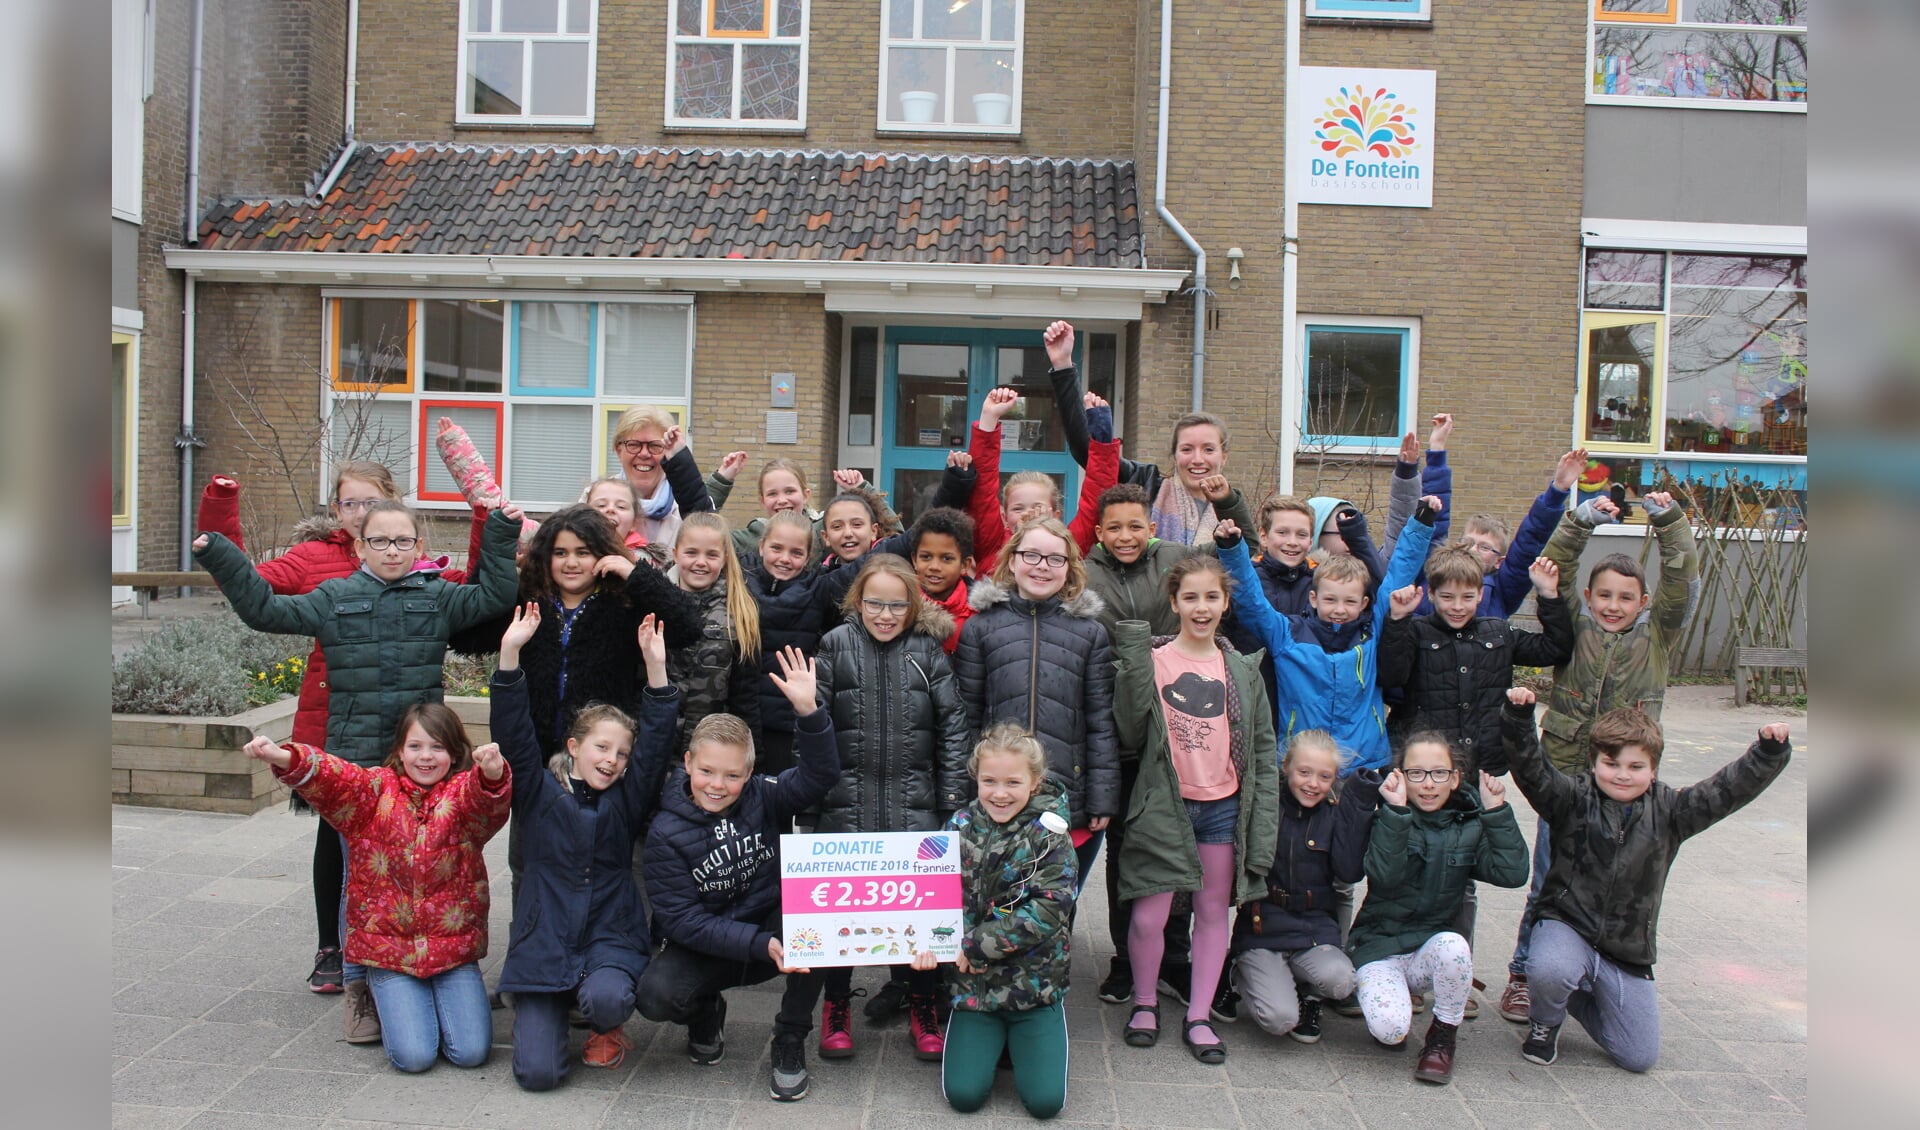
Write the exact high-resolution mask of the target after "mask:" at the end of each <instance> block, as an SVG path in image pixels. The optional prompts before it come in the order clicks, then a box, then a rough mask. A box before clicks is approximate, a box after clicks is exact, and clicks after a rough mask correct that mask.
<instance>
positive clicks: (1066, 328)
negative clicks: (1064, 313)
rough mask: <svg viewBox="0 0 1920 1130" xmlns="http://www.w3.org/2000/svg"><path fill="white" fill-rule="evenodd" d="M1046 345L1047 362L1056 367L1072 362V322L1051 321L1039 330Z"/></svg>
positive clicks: (1064, 366)
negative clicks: (1043, 328)
mask: <svg viewBox="0 0 1920 1130" xmlns="http://www.w3.org/2000/svg"><path fill="white" fill-rule="evenodd" d="M1040 340H1041V341H1043V342H1045V343H1046V346H1047V363H1048V364H1050V365H1052V366H1053V367H1054V368H1056V369H1064V368H1066V367H1067V366H1069V365H1071V364H1073V323H1072V322H1052V323H1050V324H1049V325H1048V326H1047V328H1046V329H1045V330H1044V331H1042V332H1041V334H1040Z"/></svg>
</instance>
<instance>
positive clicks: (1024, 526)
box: [993, 517, 1087, 600]
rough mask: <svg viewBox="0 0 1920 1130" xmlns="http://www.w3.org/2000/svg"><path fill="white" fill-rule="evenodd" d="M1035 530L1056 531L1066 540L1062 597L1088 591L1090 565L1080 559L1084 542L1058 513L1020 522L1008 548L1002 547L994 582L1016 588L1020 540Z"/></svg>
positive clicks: (1010, 588)
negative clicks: (1054, 515)
mask: <svg viewBox="0 0 1920 1130" xmlns="http://www.w3.org/2000/svg"><path fill="white" fill-rule="evenodd" d="M1035 530H1043V531H1045V532H1047V533H1049V534H1052V535H1053V536H1054V537H1057V538H1059V539H1060V540H1061V541H1062V542H1064V543H1065V544H1066V547H1067V583H1066V584H1065V585H1062V586H1061V587H1060V599H1061V600H1072V599H1073V598H1074V597H1076V596H1079V595H1080V594H1081V593H1083V592H1085V591H1086V588H1087V566H1086V563H1085V562H1083V561H1081V560H1080V546H1079V544H1078V543H1076V542H1075V541H1074V540H1073V531H1071V530H1069V529H1067V526H1066V523H1064V522H1062V521H1061V520H1060V519H1058V518H1054V517H1042V518H1029V519H1027V520H1026V521H1024V522H1022V523H1020V526H1019V528H1018V529H1016V530H1014V531H1013V536H1012V537H1010V538H1008V539H1007V545H1006V548H1005V549H1002V550H1001V551H1000V560H999V561H997V562H995V563H994V566H993V583H994V584H996V585H999V586H1000V587H1001V588H1002V589H1006V590H1012V589H1013V587H1014V582H1013V555H1014V554H1015V553H1017V552H1019V550H1020V543H1021V542H1022V541H1024V540H1026V536H1027V535H1028V534H1030V533H1032V532H1033V531H1035Z"/></svg>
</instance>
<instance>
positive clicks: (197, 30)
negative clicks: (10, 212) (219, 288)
mask: <svg viewBox="0 0 1920 1130" xmlns="http://www.w3.org/2000/svg"><path fill="white" fill-rule="evenodd" d="M206 15H207V13H206V0H194V2H193V67H192V70H191V71H189V72H188V76H187V88H188V89H187V207H186V215H185V217H184V220H183V223H184V225H185V236H184V238H183V239H182V241H181V242H183V243H185V244H187V245H189V246H191V245H193V244H195V243H198V242H200V89H201V85H202V82H201V79H202V77H203V72H204V70H205V66H204V63H203V59H204V56H205V52H204V48H205V31H206ZM194 302H195V294H194V279H193V273H192V272H191V271H189V272H188V273H187V279H186V294H185V297H184V300H183V301H182V303H181V311H180V317H181V323H182V324H181V333H180V434H179V435H177V436H175V437H174V440H173V445H174V447H176V448H178V449H179V451H180V569H181V571H182V572H185V571H186V570H189V569H192V568H193V535H194V529H193V449H194V448H196V447H201V446H203V445H204V444H205V442H206V441H205V440H202V439H201V438H200V437H199V436H198V435H195V434H194V430H193V336H194Z"/></svg>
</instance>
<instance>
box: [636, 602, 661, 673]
mask: <svg viewBox="0 0 1920 1130" xmlns="http://www.w3.org/2000/svg"><path fill="white" fill-rule="evenodd" d="M639 635H640V658H641V659H642V660H644V661H645V662H646V664H647V667H648V669H649V670H651V669H652V668H653V667H655V666H659V667H661V668H663V669H664V668H665V667H666V665H667V637H666V633H664V632H662V631H661V630H660V622H659V620H657V619H656V618H655V617H654V615H653V613H651V612H649V613H647V615H646V617H645V618H644V619H642V620H641V621H640V633H639Z"/></svg>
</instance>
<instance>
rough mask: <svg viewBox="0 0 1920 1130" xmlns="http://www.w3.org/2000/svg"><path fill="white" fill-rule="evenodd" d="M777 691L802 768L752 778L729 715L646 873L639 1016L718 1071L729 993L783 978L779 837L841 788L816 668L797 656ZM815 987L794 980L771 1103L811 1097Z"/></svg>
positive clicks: (663, 812) (745, 746) (649, 847)
mask: <svg viewBox="0 0 1920 1130" xmlns="http://www.w3.org/2000/svg"><path fill="white" fill-rule="evenodd" d="M778 661H779V664H780V673H779V674H777V675H772V674H770V675H769V676H768V677H769V678H770V679H772V680H773V682H774V685H775V686H777V687H779V688H780V692H781V693H782V694H784V695H786V696H787V701H788V702H790V703H792V704H793V714H794V728H793V738H794V744H793V752H794V762H795V764H794V767H793V768H791V769H788V770H786V771H785V772H783V773H781V774H780V775H779V776H778V777H767V776H755V775H754V772H753V735H752V734H751V732H750V731H749V730H748V729H747V726H746V723H744V722H742V721H741V720H740V719H738V718H736V717H734V716H733V715H731V714H714V715H709V716H708V717H706V718H704V719H702V720H701V722H700V724H699V725H698V726H695V727H694V730H693V736H692V737H691V738H690V739H689V740H688V743H687V752H686V756H685V758H684V759H683V764H682V768H680V769H677V770H675V771H674V773H673V776H672V777H671V778H670V779H669V780H668V781H667V785H666V788H665V789H663V790H661V794H660V812H659V814H658V815H657V816H656V817H655V818H654V821H653V827H652V829H651V830H650V831H649V832H648V833H647V843H646V848H645V855H644V860H645V862H644V867H645V873H646V877H647V895H648V897H649V898H650V899H651V900H652V902H653V921H654V929H655V931H656V932H657V933H658V934H659V935H660V937H661V939H662V943H663V944H662V945H661V947H660V952H659V953H657V954H655V955H654V958H653V962H652V963H651V964H650V965H648V966H647V971H646V974H645V975H644V976H643V977H641V979H640V986H639V991H638V996H639V1000H638V1007H639V1009H640V1014H641V1015H642V1016H645V1017H646V1018H647V1019H648V1020H652V1021H655V1022H659V1023H668V1022H670V1023H674V1024H684V1025H686V1026H687V1057H688V1058H689V1059H691V1060H692V1061H693V1062H694V1063H696V1064H699V1065H701V1066H703V1067H709V1066H712V1065H713V1064H716V1063H719V1062H720V1059H721V1057H722V1056H724V1055H725V1054H726V1039H725V1037H724V1035H723V1031H724V1029H725V1027H726V1022H727V1001H726V998H725V997H723V996H721V993H722V992H723V991H725V990H727V989H733V988H739V987H741V986H744V985H757V984H760V983H761V982H762V981H767V980H770V979H772V978H773V977H776V976H779V975H780V974H783V973H786V974H795V973H798V974H806V973H807V972H808V971H807V970H805V969H794V968H791V967H790V966H788V965H787V961H786V949H785V947H784V946H783V945H782V944H781V939H780V931H779V927H780V832H781V830H782V829H783V828H785V827H787V826H788V823H789V822H790V821H791V820H792V818H793V816H794V814H795V813H799V812H805V811H807V810H809V809H813V808H817V807H818V806H819V804H820V802H821V801H823V800H825V799H826V797H827V794H828V793H829V792H831V791H832V790H833V787H834V785H836V784H838V783H839V780H840V752H839V748H838V747H837V746H836V745H835V744H834V740H833V719H832V717H830V716H829V715H828V713H827V712H826V711H824V710H821V709H819V707H818V705H817V704H816V703H815V701H814V693H815V688H816V686H817V678H816V675H815V672H814V668H813V661H812V660H810V659H808V658H807V657H806V656H805V655H803V654H802V653H801V651H800V649H799V648H796V647H788V648H786V649H784V650H782V651H781V652H780V653H779V655H778ZM818 995H819V990H818V987H817V986H816V985H813V984H810V983H809V982H808V981H807V980H806V979H805V978H804V977H789V978H788V979H787V988H786V993H785V994H784V995H783V996H782V998H781V1002H780V1012H779V1015H777V1016H776V1017H774V1021H773V1080H772V1085H771V1088H770V1090H771V1093H772V1095H773V1097H774V1098H775V1099H777V1100H780V1101H782V1102H794V1101H797V1100H799V1099H803V1098H805V1097H806V1096H807V1065H806V1054H805V1046H806V1039H807V1033H808V1032H809V1031H810V1030H811V1029H812V1027H813V1002H814V1000H815V999H816V998H817V996H818Z"/></svg>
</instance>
